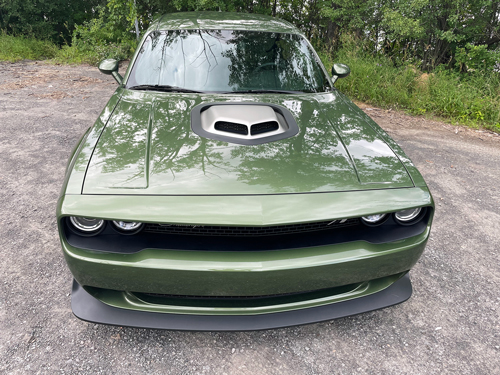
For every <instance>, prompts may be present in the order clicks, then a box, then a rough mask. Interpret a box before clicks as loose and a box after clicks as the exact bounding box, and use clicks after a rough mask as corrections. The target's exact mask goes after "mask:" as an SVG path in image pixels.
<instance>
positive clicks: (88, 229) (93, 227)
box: [69, 216, 104, 235]
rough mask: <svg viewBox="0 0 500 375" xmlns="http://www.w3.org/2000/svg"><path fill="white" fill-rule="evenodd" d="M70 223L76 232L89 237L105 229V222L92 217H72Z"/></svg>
mask: <svg viewBox="0 0 500 375" xmlns="http://www.w3.org/2000/svg"><path fill="white" fill-rule="evenodd" d="M69 221H70V222H71V224H73V227H74V228H75V229H76V230H78V231H80V232H82V233H83V234H87V235H93V234H97V233H99V232H100V231H101V229H102V228H103V227H104V220H101V219H94V218H90V217H79V216H70V217H69Z"/></svg>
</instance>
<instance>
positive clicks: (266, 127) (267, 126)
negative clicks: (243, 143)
mask: <svg viewBox="0 0 500 375" xmlns="http://www.w3.org/2000/svg"><path fill="white" fill-rule="evenodd" d="M279 128H280V127H279V125H278V123H277V122H276V121H268V122H261V123H260V124H255V125H252V126H251V128H250V134H251V135H257V134H262V133H267V132H272V131H275V130H278V129H279Z"/></svg>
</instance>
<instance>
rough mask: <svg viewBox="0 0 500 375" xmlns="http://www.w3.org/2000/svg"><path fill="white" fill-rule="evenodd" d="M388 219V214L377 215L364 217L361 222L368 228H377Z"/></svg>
mask: <svg viewBox="0 0 500 375" xmlns="http://www.w3.org/2000/svg"><path fill="white" fill-rule="evenodd" d="M386 219H387V214H375V215H368V216H363V217H362V218H361V220H363V222H364V223H365V224H366V225H368V226H376V225H380V224H382V223H383V222H384V221H385V220H386Z"/></svg>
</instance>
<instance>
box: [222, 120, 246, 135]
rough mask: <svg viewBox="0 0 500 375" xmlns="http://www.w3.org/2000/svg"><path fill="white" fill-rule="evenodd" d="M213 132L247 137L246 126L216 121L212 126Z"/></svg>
mask: <svg viewBox="0 0 500 375" xmlns="http://www.w3.org/2000/svg"><path fill="white" fill-rule="evenodd" d="M214 128H215V130H219V131H222V132H228V133H236V134H242V135H248V126H246V125H243V124H236V123H234V122H227V121H217V122H216V123H215V125H214Z"/></svg>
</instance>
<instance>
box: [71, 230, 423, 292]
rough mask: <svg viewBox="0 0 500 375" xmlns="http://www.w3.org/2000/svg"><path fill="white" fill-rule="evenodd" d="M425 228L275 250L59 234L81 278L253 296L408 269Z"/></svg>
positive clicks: (118, 286) (127, 286)
mask: <svg viewBox="0 0 500 375" xmlns="http://www.w3.org/2000/svg"><path fill="white" fill-rule="evenodd" d="M428 234H429V228H428V229H427V230H426V231H425V232H424V233H423V234H421V235H420V236H416V237H413V238H409V239H405V240H401V241H398V242H397V243H390V244H370V243H366V242H361V241H358V242H350V243H345V244H342V245H330V246H318V247H313V248H304V249H301V248H299V249H290V250H279V251H276V250H275V251H246V252H239V251H237V249H235V250H236V251H234V252H231V251H229V252H218V251H182V250H168V245H167V246H166V247H167V249H161V250H155V249H147V250H143V251H141V252H139V253H136V254H129V255H122V254H109V253H105V254H101V253H96V252H89V251H84V250H80V249H75V248H73V247H71V246H70V245H68V244H67V243H66V242H65V241H64V240H62V243H63V248H64V254H65V257H66V262H67V263H68V266H69V268H70V270H71V272H72V274H73V276H74V277H75V279H76V280H77V281H78V282H79V283H80V284H81V285H86V286H97V287H101V288H104V289H115V290H126V291H132V292H144V293H165V294H178V295H219V296H231V295H233V296H235V295H236V296H251V295H270V294H281V293H291V292H301V291H309V290H317V289H323V288H331V287H335V286H340V285H347V284H352V283H357V282H363V281H367V280H372V279H376V278H380V277H385V276H390V275H393V274H396V273H400V272H404V271H408V270H409V269H410V268H412V267H413V265H414V264H415V263H416V261H417V260H418V258H419V257H420V255H421V254H422V252H423V250H424V248H425V244H426V242H427V237H428Z"/></svg>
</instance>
